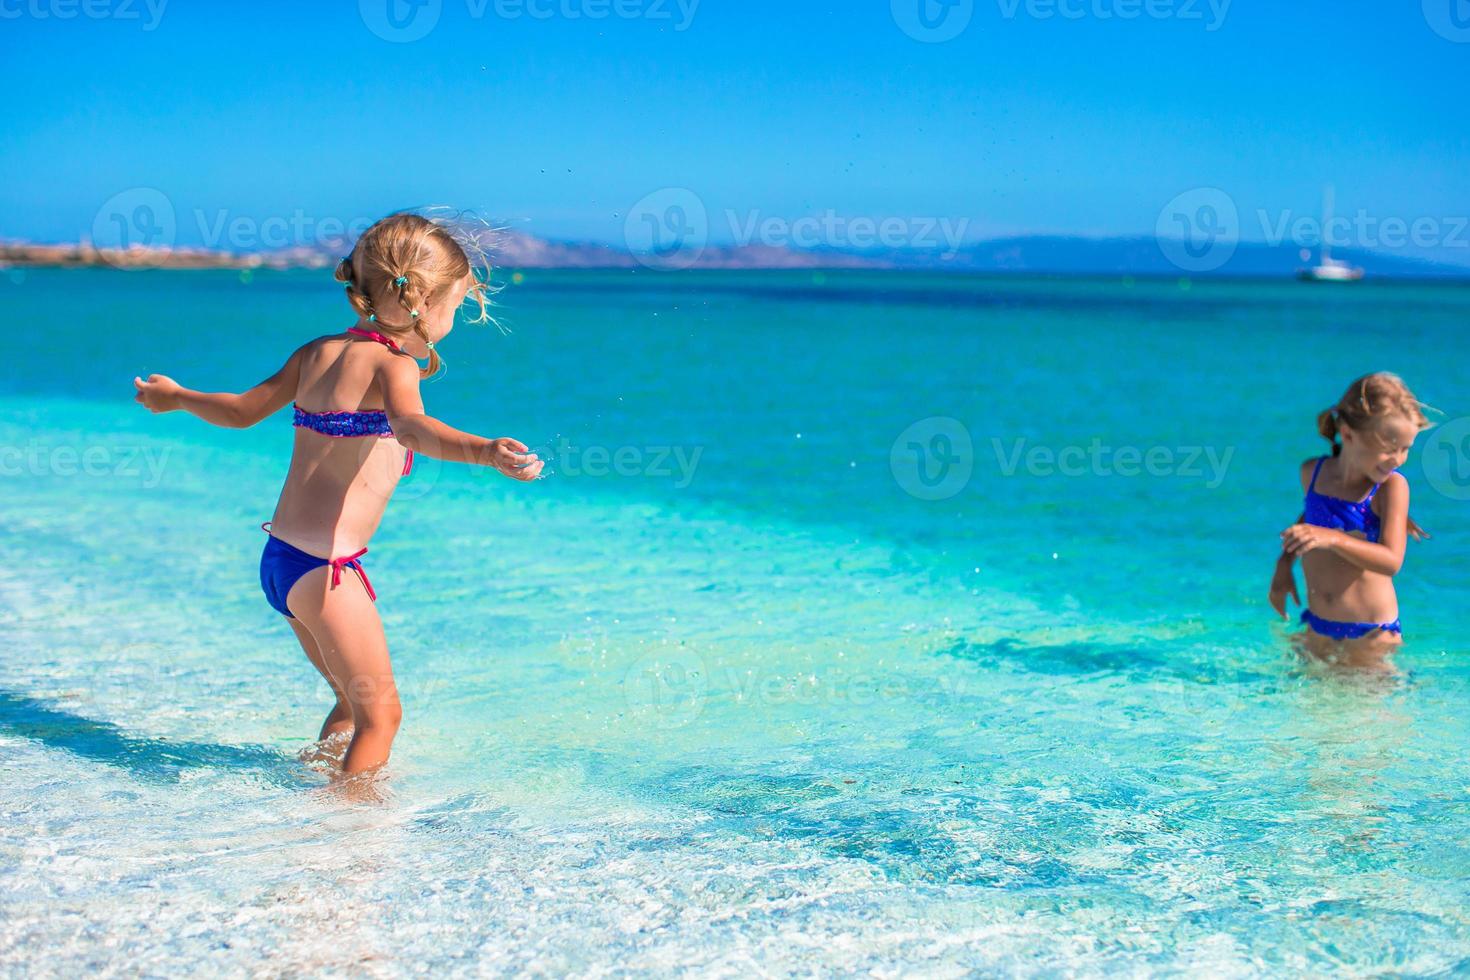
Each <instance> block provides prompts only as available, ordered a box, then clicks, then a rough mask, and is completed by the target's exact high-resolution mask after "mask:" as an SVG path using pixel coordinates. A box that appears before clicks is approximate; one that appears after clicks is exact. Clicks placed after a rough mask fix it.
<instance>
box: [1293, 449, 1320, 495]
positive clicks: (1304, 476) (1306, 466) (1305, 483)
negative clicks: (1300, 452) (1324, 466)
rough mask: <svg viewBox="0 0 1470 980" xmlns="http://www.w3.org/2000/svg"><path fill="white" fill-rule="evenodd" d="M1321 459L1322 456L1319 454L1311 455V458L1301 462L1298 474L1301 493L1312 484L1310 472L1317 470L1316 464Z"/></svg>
mask: <svg viewBox="0 0 1470 980" xmlns="http://www.w3.org/2000/svg"><path fill="white" fill-rule="evenodd" d="M1322 459H1323V457H1321V456H1313V457H1312V458H1311V459H1308V460H1305V461H1304V462H1303V463H1302V465H1301V469H1300V472H1299V476H1300V477H1301V483H1302V492H1303V493H1305V492H1306V490H1307V487H1309V486H1311V485H1312V474H1313V473H1315V472H1316V471H1317V464H1318V463H1320V462H1322Z"/></svg>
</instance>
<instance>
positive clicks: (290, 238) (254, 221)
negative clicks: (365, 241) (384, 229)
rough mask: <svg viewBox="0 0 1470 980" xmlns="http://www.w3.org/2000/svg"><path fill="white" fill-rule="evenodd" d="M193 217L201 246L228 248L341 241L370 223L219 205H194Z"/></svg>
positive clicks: (351, 238)
mask: <svg viewBox="0 0 1470 980" xmlns="http://www.w3.org/2000/svg"><path fill="white" fill-rule="evenodd" d="M193 219H194V223H195V226H196V228H197V231H198V232H199V239H200V240H201V241H202V242H203V243H204V247H205V248H212V249H219V248H223V249H229V250H231V251H254V250H257V249H283V248H292V247H295V246H310V245H336V244H342V243H345V242H350V241H355V240H356V239H358V238H359V237H361V236H362V233H363V232H365V231H367V229H368V228H369V227H370V226H371V225H372V223H373V219H372V218H368V217H364V216H357V217H351V218H343V217H340V216H337V215H316V214H310V213H308V212H306V211H304V210H302V209H301V208H297V209H295V210H294V211H292V212H291V213H290V214H282V215H268V216H266V217H264V218H259V217H256V216H254V215H237V214H232V213H231V212H229V211H228V210H225V209H223V208H217V209H215V210H214V211H212V212H206V211H204V210H203V209H201V208H195V209H194V210H193Z"/></svg>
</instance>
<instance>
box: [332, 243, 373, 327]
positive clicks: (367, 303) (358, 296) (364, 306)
mask: <svg viewBox="0 0 1470 980" xmlns="http://www.w3.org/2000/svg"><path fill="white" fill-rule="evenodd" d="M336 278H337V281H338V282H340V283H346V285H347V302H348V303H350V304H352V309H353V311H354V312H356V313H357V315H358V316H360V317H362V318H363V319H364V320H371V319H373V318H374V317H373V303H372V300H370V299H368V296H367V294H366V293H364V292H363V291H362V290H360V289H358V288H357V273H356V271H355V270H354V269H353V267H352V256H350V255H349V256H348V257H347V258H345V259H343V260H342V261H341V262H338V263H337V272H336Z"/></svg>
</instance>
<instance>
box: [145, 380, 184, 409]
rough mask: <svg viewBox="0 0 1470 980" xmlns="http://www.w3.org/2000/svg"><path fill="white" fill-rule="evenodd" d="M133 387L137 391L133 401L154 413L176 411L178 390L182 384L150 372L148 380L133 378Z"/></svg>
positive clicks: (180, 389)
mask: <svg viewBox="0 0 1470 980" xmlns="http://www.w3.org/2000/svg"><path fill="white" fill-rule="evenodd" d="M133 387H134V388H137V389H138V393H137V394H136V395H134V396H133V401H135V402H137V403H138V404H139V405H142V406H143V407H144V408H146V409H148V411H150V412H152V413H154V414H155V415H156V414H158V413H159V412H176V411H178V408H179V392H180V391H182V390H183V388H182V386H181V385H180V384H179V383H178V382H177V381H175V380H174V379H173V378H170V377H167V376H165V375H162V374H150V375H148V380H147V381H144V380H143V379H142V378H137V377H135V378H133Z"/></svg>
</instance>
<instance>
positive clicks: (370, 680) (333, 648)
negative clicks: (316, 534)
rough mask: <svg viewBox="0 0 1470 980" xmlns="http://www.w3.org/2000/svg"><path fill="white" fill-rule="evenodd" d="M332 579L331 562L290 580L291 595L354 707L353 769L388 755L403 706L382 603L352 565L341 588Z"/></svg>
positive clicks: (346, 759)
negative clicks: (378, 603) (373, 597)
mask: <svg viewBox="0 0 1470 980" xmlns="http://www.w3.org/2000/svg"><path fill="white" fill-rule="evenodd" d="M330 580H331V569H329V568H326V567H323V568H318V569H315V570H313V571H310V572H308V573H306V574H305V575H303V576H302V577H301V578H300V580H298V581H297V582H296V584H295V585H293V586H291V592H290V595H289V596H288V597H287V600H286V601H287V602H288V604H289V605H290V606H291V611H292V612H294V613H295V614H296V618H297V619H298V620H300V621H301V624H302V625H303V626H305V627H306V629H307V630H308V631H309V632H310V634H311V637H312V639H313V640H315V641H316V648H317V651H318V652H319V653H320V655H321V658H322V664H323V665H324V666H325V667H326V672H327V673H328V674H330V676H331V677H332V678H334V679H335V680H336V682H337V684H338V685H340V689H341V691H342V693H343V694H345V695H346V700H347V704H348V707H349V708H350V709H351V711H352V724H353V728H354V729H355V731H354V732H353V735H352V743H351V744H350V745H348V747H347V754H346V755H345V756H343V758H342V772H343V773H344V774H347V775H350V774H352V773H358V772H363V771H365V770H368V769H375V768H377V767H378V766H381V765H382V764H383V763H385V762H387V761H388V752H389V749H391V748H392V745H393V736H394V735H396V734H398V724H399V722H400V721H401V720H402V718H403V709H402V708H401V707H400V706H399V703H398V687H397V685H396V684H395V682H394V680H393V664H392V662H391V661H390V660H389V659H388V640H387V638H386V637H384V636H383V623H382V620H380V619H379V618H378V609H377V607H376V606H375V605H373V601H372V600H371V599H370V598H368V594H367V592H366V591H364V590H363V587H362V583H361V582H359V581H358V579H357V576H356V575H355V574H353V573H352V572H351V571H350V570H348V571H347V572H346V573H345V574H344V575H343V576H342V582H341V584H340V585H338V586H337V588H335V589H332V588H329V587H328V583H329V582H330Z"/></svg>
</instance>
